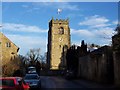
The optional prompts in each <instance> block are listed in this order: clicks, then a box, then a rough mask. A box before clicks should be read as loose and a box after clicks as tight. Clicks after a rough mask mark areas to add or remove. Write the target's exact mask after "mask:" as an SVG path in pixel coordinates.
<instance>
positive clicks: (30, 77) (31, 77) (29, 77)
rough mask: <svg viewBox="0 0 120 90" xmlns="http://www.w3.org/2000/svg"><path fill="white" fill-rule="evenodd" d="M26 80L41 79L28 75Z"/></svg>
mask: <svg viewBox="0 0 120 90" xmlns="http://www.w3.org/2000/svg"><path fill="white" fill-rule="evenodd" d="M25 79H27V80H28V79H39V77H38V76H37V75H26V76H25Z"/></svg>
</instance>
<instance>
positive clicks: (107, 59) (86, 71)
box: [78, 46, 114, 83]
mask: <svg viewBox="0 0 120 90" xmlns="http://www.w3.org/2000/svg"><path fill="white" fill-rule="evenodd" d="M78 70H79V71H78V72H79V74H78V75H79V77H81V78H84V79H88V80H92V81H96V82H100V83H113V79H114V76H113V59H112V50H111V47H108V46H104V47H101V48H99V49H97V50H95V51H93V52H91V53H90V54H88V55H87V56H84V57H80V58H79V69H78Z"/></svg>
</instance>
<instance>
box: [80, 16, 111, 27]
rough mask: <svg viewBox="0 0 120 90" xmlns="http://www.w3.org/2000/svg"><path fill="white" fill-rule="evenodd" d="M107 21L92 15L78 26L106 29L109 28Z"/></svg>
mask: <svg viewBox="0 0 120 90" xmlns="http://www.w3.org/2000/svg"><path fill="white" fill-rule="evenodd" d="M108 22H109V20H108V19H107V18H105V17H103V16H99V15H94V16H90V17H85V20H84V21H82V22H80V23H79V25H86V26H89V27H91V28H99V27H106V26H110V25H111V24H108Z"/></svg>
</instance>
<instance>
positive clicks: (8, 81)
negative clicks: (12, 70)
mask: <svg viewBox="0 0 120 90" xmlns="http://www.w3.org/2000/svg"><path fill="white" fill-rule="evenodd" d="M0 82H2V86H9V87H14V86H15V84H14V80H12V79H1V80H0Z"/></svg>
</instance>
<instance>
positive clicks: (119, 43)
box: [112, 26, 120, 86]
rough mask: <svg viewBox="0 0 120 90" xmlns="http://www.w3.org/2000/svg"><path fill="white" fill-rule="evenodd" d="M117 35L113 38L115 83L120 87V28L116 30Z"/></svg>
mask: <svg viewBox="0 0 120 90" xmlns="http://www.w3.org/2000/svg"><path fill="white" fill-rule="evenodd" d="M116 31H117V34H116V35H114V36H113V37H112V44H113V60H114V82H115V84H116V85H118V86H120V26H118V27H117V28H116Z"/></svg>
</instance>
